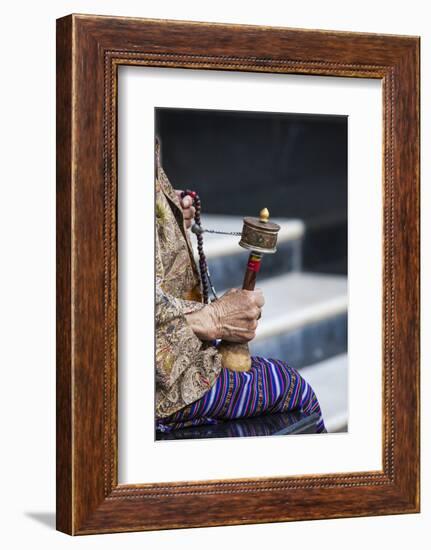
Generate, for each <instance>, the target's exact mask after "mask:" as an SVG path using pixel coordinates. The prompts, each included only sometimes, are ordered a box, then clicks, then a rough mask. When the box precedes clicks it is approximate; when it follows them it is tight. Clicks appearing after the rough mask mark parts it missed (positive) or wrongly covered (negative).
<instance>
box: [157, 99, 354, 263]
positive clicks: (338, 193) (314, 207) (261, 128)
mask: <svg viewBox="0 0 431 550" xmlns="http://www.w3.org/2000/svg"><path fill="white" fill-rule="evenodd" d="M155 120H156V133H157V135H158V136H159V137H160V139H161V142H162V156H163V160H162V162H163V166H164V169H165V171H166V173H167V175H168V177H169V178H170V180H171V183H172V185H173V186H174V187H175V188H179V189H184V188H191V189H195V190H198V192H199V194H200V196H201V199H202V210H203V212H204V213H208V214H222V215H223V214H226V215H239V216H245V215H257V214H258V212H259V210H260V209H261V208H262V207H263V206H266V207H268V209H269V211H270V213H271V217H281V218H296V219H300V220H302V221H303V222H304V223H305V236H304V243H303V252H302V254H303V257H302V267H303V269H304V270H306V271H311V272H320V273H334V274H347V116H340V115H310V114H291V113H267V112H265V113H263V112H250V111H248V112H244V111H219V110H199V109H170V108H156V117H155Z"/></svg>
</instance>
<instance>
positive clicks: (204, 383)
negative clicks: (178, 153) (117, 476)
mask: <svg viewBox="0 0 431 550" xmlns="http://www.w3.org/2000/svg"><path fill="white" fill-rule="evenodd" d="M155 252H156V305H155V310H156V417H157V418H163V417H166V416H169V415H170V414H172V413H174V412H176V411H178V410H180V409H182V408H183V407H185V406H186V405H188V404H189V403H192V402H193V401H196V400H197V399H199V398H200V397H202V396H203V395H204V394H205V393H206V392H207V391H208V390H209V389H210V388H211V386H212V385H213V384H214V382H215V380H216V378H217V376H218V374H219V373H220V369H221V356H220V354H219V353H218V352H217V350H216V348H215V347H214V346H212V345H211V343H210V342H202V341H201V340H199V338H198V337H197V336H196V335H195V334H194V332H193V331H192V330H191V328H190V327H189V325H188V324H187V321H186V319H185V314H186V313H191V312H193V311H197V310H199V309H201V308H202V307H203V306H204V304H203V300H202V294H201V285H200V277H199V274H198V271H197V267H196V264H195V261H194V258H193V251H192V248H191V243H190V237H189V235H188V233H187V231H186V230H185V228H184V222H183V214H182V210H181V205H180V203H179V201H178V198H177V196H176V193H175V191H174V189H173V188H172V185H171V184H170V182H169V180H168V178H167V176H166V174H165V172H164V171H163V168H162V167H161V165H160V155H159V151H158V146H157V145H156V251H155Z"/></svg>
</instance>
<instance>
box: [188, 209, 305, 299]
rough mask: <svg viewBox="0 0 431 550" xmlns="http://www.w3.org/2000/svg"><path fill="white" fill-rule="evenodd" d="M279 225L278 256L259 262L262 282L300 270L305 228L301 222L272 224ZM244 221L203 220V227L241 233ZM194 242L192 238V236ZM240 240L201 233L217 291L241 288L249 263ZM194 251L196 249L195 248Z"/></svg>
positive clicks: (229, 218)
mask: <svg viewBox="0 0 431 550" xmlns="http://www.w3.org/2000/svg"><path fill="white" fill-rule="evenodd" d="M271 221H274V222H275V223H278V224H279V225H280V232H279V234H278V244H277V252H276V253H275V254H266V255H265V256H264V258H263V261H262V267H261V270H260V273H259V279H260V280H263V279H266V278H269V277H272V276H274V275H278V274H281V273H288V272H291V271H300V270H301V267H302V240H303V236H304V224H303V222H302V221H300V220H293V219H286V218H282V219H277V218H274V219H273V220H272V219H271ZM242 224H243V218H242V217H240V216H218V215H212V214H207V215H204V216H202V225H203V227H207V228H209V229H216V230H220V231H228V232H231V231H235V232H240V231H241V230H242ZM192 239H193V240H195V236H194V235H192ZM239 240H240V237H238V236H232V235H216V234H211V233H204V251H205V255H206V257H207V260H208V267H209V271H210V274H211V280H212V282H213V284H214V286H215V288H216V290H217V291H219V290H220V289H222V288H228V287H238V286H241V285H242V280H243V277H244V271H245V267H246V264H247V259H248V251H247V250H245V249H244V248H242V247H240V246H239V245H238V243H239ZM194 250H195V251H196V246H194Z"/></svg>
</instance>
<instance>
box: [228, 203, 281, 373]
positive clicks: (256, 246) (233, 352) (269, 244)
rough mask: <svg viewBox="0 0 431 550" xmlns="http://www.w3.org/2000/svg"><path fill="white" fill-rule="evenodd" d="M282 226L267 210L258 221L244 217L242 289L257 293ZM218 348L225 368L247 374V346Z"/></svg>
mask: <svg viewBox="0 0 431 550" xmlns="http://www.w3.org/2000/svg"><path fill="white" fill-rule="evenodd" d="M279 231H280V226H279V225H278V224H276V223H273V222H270V221H269V212H268V209H267V208H264V209H263V210H261V211H260V213H259V218H251V217H246V218H244V222H243V228H242V233H241V240H240V241H239V245H240V246H242V247H243V248H245V249H247V250H250V255H249V258H248V263H247V268H246V271H245V275H244V281H243V284H242V288H243V290H254V288H255V284H256V278H257V273H258V272H259V269H260V265H261V261H262V256H263V255H264V254H274V253H275V252H276V251H277V248H276V245H277V236H278V232H279ZM218 349H219V351H220V353H221V356H222V365H223V367H225V368H227V369H230V370H233V371H241V372H244V371H248V370H250V368H251V359H250V351H249V347H248V344H239V343H235V342H226V341H222V342H220V344H219V346H218Z"/></svg>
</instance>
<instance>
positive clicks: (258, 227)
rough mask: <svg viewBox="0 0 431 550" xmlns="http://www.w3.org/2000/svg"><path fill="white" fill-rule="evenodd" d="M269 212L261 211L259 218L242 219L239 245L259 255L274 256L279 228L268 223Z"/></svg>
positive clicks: (274, 224)
mask: <svg viewBox="0 0 431 550" xmlns="http://www.w3.org/2000/svg"><path fill="white" fill-rule="evenodd" d="M268 218H269V212H268V210H267V209H266V208H264V209H263V210H261V212H260V215H259V218H250V217H247V218H244V225H243V227H242V234H241V240H240V241H239V245H240V246H242V247H243V248H246V249H247V250H251V251H253V252H258V253H260V254H274V252H276V251H277V246H276V245H277V235H278V232H279V231H280V226H279V225H278V224H276V223H273V222H270V221H268Z"/></svg>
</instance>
